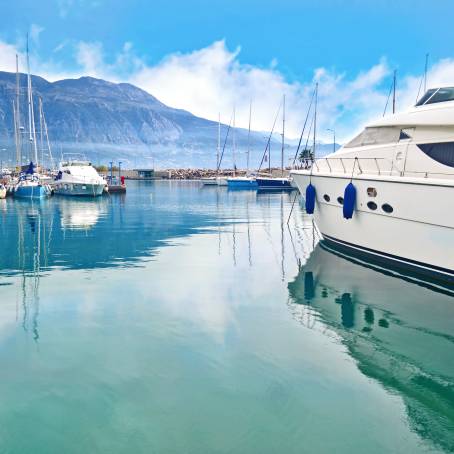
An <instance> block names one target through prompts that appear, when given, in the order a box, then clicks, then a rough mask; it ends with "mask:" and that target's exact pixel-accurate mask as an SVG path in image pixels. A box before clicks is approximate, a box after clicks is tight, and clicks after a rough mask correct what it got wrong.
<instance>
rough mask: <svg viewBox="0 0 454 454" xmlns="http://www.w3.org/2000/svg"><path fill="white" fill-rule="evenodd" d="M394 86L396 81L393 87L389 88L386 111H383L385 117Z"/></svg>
mask: <svg viewBox="0 0 454 454" xmlns="http://www.w3.org/2000/svg"><path fill="white" fill-rule="evenodd" d="M393 85H394V81H393V83H392V84H391V87H390V88H389V93H388V98H387V99H386V104H385V110H384V111H383V116H385V114H386V109H387V108H388V103H389V98H390V97H391V93H392V91H393Z"/></svg>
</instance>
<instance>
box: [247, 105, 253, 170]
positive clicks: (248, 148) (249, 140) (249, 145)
mask: <svg viewBox="0 0 454 454" xmlns="http://www.w3.org/2000/svg"><path fill="white" fill-rule="evenodd" d="M251 115H252V100H251V101H249V128H248V133H247V161H246V173H247V174H249V159H250V154H251Z"/></svg>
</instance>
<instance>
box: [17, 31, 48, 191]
mask: <svg viewBox="0 0 454 454" xmlns="http://www.w3.org/2000/svg"><path fill="white" fill-rule="evenodd" d="M16 73H17V74H19V64H18V59H17V56H16ZM16 83H17V84H18V83H19V77H16ZM18 91H19V87H17V92H18ZM27 102H28V126H29V141H30V147H31V151H33V158H34V159H32V160H31V161H30V163H29V165H28V167H27V169H26V171H25V172H21V173H20V175H19V181H18V182H17V184H16V185H15V186H14V187H13V195H14V197H18V198H26V199H41V198H43V197H48V196H50V195H51V194H52V190H51V188H50V186H49V185H48V184H46V183H45V182H44V181H42V178H41V175H40V174H39V173H38V172H37V167H38V148H37V144H36V130H35V118H34V109H33V90H32V81H31V75H30V61H29V55H28V36H27ZM13 106H14V107H15V110H14V118H15V130H16V147H17V148H18V150H19V153H21V146H20V138H19V135H20V130H21V127H20V117H19V101H18V100H17V101H16V103H15V104H14V105H13ZM20 155H21V154H20ZM33 161H34V162H33Z"/></svg>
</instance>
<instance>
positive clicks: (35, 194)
mask: <svg viewBox="0 0 454 454" xmlns="http://www.w3.org/2000/svg"><path fill="white" fill-rule="evenodd" d="M13 194H14V197H18V198H22V199H42V198H44V197H48V196H50V195H51V190H50V189H49V186H48V185H43V184H39V183H38V184H21V183H18V184H17V185H16V187H15V188H14V192H13Z"/></svg>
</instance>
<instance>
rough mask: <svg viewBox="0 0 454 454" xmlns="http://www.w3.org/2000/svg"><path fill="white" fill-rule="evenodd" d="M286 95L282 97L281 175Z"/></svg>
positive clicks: (282, 169) (282, 172)
mask: <svg viewBox="0 0 454 454" xmlns="http://www.w3.org/2000/svg"><path fill="white" fill-rule="evenodd" d="M284 135H285V95H284V97H283V99H282V148H281V175H282V176H284V145H285V138H284Z"/></svg>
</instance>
